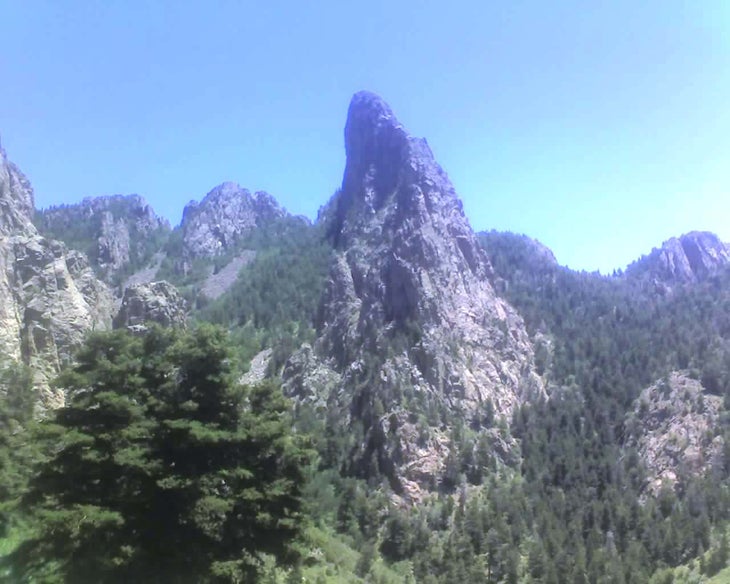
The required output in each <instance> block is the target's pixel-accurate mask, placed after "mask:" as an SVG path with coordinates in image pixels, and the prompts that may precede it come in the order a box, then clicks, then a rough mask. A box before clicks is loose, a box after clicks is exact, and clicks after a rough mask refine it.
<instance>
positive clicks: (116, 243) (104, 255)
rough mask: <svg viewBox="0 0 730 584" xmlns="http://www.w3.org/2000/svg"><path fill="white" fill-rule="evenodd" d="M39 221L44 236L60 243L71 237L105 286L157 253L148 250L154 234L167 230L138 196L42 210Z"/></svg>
mask: <svg viewBox="0 0 730 584" xmlns="http://www.w3.org/2000/svg"><path fill="white" fill-rule="evenodd" d="M38 221H39V227H40V229H41V231H43V232H44V233H46V234H49V235H51V236H53V237H57V238H59V239H65V238H66V236H67V235H70V236H71V237H72V238H73V239H74V241H73V242H71V244H72V245H73V246H80V248H81V251H84V252H87V253H89V255H90V259H91V260H92V262H94V263H95V264H96V267H97V269H98V271H99V273H100V274H101V276H102V277H103V278H104V279H105V280H106V281H108V282H109V281H111V280H112V279H113V277H114V276H115V275H116V274H118V273H119V272H124V271H128V270H129V267H130V264H139V263H140V262H141V261H142V260H143V259H145V258H146V257H147V256H151V254H152V253H153V252H156V251H157V250H154V249H148V248H149V246H150V244H151V243H152V240H153V239H154V236H155V234H156V233H157V232H161V231H169V229H170V225H169V223H168V222H167V220H165V219H163V218H161V217H159V216H158V215H157V214H156V213H155V212H154V210H153V209H152V207H151V206H150V205H149V204H148V203H147V201H145V200H144V199H143V198H142V197H140V196H139V195H126V196H125V195H112V196H104V197H88V198H86V199H84V200H83V201H82V202H81V203H79V204H76V205H62V206H59V207H51V208H50V209H45V210H43V211H42V212H41V213H40V214H39V219H38ZM134 267H143V266H137V265H135V266H134Z"/></svg>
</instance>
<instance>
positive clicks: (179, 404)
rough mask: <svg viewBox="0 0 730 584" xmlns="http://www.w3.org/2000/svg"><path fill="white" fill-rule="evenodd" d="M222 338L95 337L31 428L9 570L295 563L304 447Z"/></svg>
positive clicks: (230, 570) (200, 568) (198, 578)
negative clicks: (31, 464)
mask: <svg viewBox="0 0 730 584" xmlns="http://www.w3.org/2000/svg"><path fill="white" fill-rule="evenodd" d="M227 345H228V343H227V340H226V335H225V333H224V332H222V331H221V330H220V329H218V328H216V327H212V326H201V327H199V328H197V329H196V330H195V331H193V332H176V331H171V330H162V329H159V328H153V329H151V331H150V332H148V334H146V335H145V336H144V337H139V336H132V335H131V334H129V333H127V332H123V331H116V332H113V333H104V334H96V335H94V336H92V337H91V338H90V339H89V341H88V343H87V345H86V346H85V348H84V349H83V350H82V351H81V353H80V354H79V356H78V360H77V365H76V366H75V367H74V368H73V369H71V370H69V371H68V372H67V373H65V374H63V375H62V376H61V378H60V379H59V384H60V385H61V386H62V387H64V388H66V390H67V396H68V397H67V404H66V406H65V407H64V408H61V409H60V410H58V411H57V412H56V413H55V415H54V417H53V418H52V419H50V420H49V421H47V422H46V423H44V424H41V426H40V430H39V433H40V435H41V436H42V438H43V439H44V440H45V441H47V443H48V444H49V445H50V455H49V457H48V460H47V461H45V462H43V463H41V464H40V465H39V467H38V469H37V470H36V472H35V473H34V475H33V477H32V478H31V481H30V485H29V489H28V492H27V494H26V495H25V496H24V497H23V500H22V505H23V507H25V508H26V511H27V513H28V514H29V517H30V518H31V526H32V530H31V536H30V537H29V538H28V539H27V540H26V541H25V542H24V543H23V544H22V545H20V546H19V547H18V549H17V550H16V551H15V552H14V553H13V554H12V555H11V557H10V564H11V569H12V574H13V575H14V576H16V577H17V578H18V579H23V580H29V581H34V582H38V581H40V582H131V581H136V582H162V581H164V582H241V581H248V580H250V579H251V578H253V577H254V576H255V574H256V572H257V568H258V566H259V565H260V564H261V559H262V554H268V555H270V556H273V557H274V558H276V559H277V561H279V562H283V563H291V562H292V561H294V560H295V559H296V551H295V546H294V545H292V544H293V542H294V541H295V539H296V538H297V536H298V535H299V533H300V531H301V529H302V523H303V519H302V514H301V511H300V489H301V487H302V484H303V478H304V467H305V466H306V464H307V462H308V459H309V451H308V450H307V448H306V447H305V445H304V443H303V438H302V437H301V436H299V435H297V434H295V433H293V432H292V425H291V421H290V418H289V407H288V403H287V401H286V400H285V399H284V397H283V396H282V394H281V392H280V390H279V389H278V387H277V386H276V385H275V384H273V383H271V382H266V383H264V384H261V385H259V386H256V387H250V388H245V387H240V386H239V385H238V384H236V383H235V382H234V379H233V376H232V373H231V363H230V359H229V358H228V356H229V352H228V347H227Z"/></svg>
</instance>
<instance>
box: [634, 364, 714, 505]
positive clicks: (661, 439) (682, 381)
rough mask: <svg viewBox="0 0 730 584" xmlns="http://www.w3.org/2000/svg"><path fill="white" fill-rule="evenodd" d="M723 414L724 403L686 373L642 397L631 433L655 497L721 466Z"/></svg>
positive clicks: (678, 373) (673, 375)
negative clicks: (682, 480)
mask: <svg viewBox="0 0 730 584" xmlns="http://www.w3.org/2000/svg"><path fill="white" fill-rule="evenodd" d="M721 409H722V398H721V397H719V396H717V395H712V394H710V393H708V392H707V391H705V389H704V388H703V387H702V384H701V383H700V382H699V381H697V380H695V379H692V378H691V377H689V375H688V373H687V372H685V371H674V372H672V373H671V374H670V375H668V376H667V377H666V378H665V379H661V380H659V381H657V382H656V383H655V384H653V385H651V386H650V387H647V388H646V389H644V390H643V391H642V392H641V395H640V396H639V398H638V399H637V400H636V403H635V405H634V409H633V412H632V413H631V415H630V416H629V418H628V420H627V433H628V436H629V440H628V444H629V445H630V446H633V447H635V448H636V449H637V452H638V454H639V457H640V459H641V460H642V461H643V462H644V464H645V465H646V468H647V470H648V473H649V483H648V485H647V487H648V489H649V491H650V492H652V493H655V494H656V493H657V492H659V490H660V489H661V488H662V486H663V485H664V484H669V485H674V484H675V483H676V482H677V481H678V480H680V479H682V478H685V479H686V478H687V477H688V476H694V475H698V474H704V473H706V472H707V471H708V470H709V469H711V468H712V467H713V466H717V465H719V464H721V461H722V456H723V449H724V443H723V438H722V436H721V435H720V434H719V425H718V422H719V416H720V411H721Z"/></svg>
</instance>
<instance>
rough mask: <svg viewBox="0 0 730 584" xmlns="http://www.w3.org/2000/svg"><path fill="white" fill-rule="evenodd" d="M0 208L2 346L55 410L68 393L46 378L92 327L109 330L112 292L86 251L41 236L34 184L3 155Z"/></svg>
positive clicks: (0, 156)
mask: <svg viewBox="0 0 730 584" xmlns="http://www.w3.org/2000/svg"><path fill="white" fill-rule="evenodd" d="M0 205H1V206H2V217H1V218H0V347H1V348H2V354H3V357H4V358H5V359H9V360H11V361H22V362H23V363H26V364H27V365H29V366H30V367H31V368H32V370H33V373H34V379H35V385H36V386H37V387H38V388H39V389H41V392H42V393H41V395H42V401H43V403H44V405H46V406H57V405H59V404H60V403H62V402H63V394H62V393H61V392H59V391H57V390H52V389H50V387H49V381H50V380H51V379H52V378H53V377H54V376H55V374H56V373H58V371H59V370H60V368H61V367H62V366H63V365H65V364H67V363H69V362H70V360H71V357H72V355H73V352H74V351H75V350H76V349H77V348H78V347H79V346H80V345H81V343H82V342H83V340H84V337H85V336H86V334H87V333H88V332H89V331H90V330H92V329H96V328H108V327H109V326H110V324H111V316H112V312H113V303H112V297H111V293H110V291H109V289H108V288H107V287H106V285H104V284H103V283H102V282H100V281H99V280H97V278H96V277H95V275H94V272H93V270H92V269H91V267H90V265H89V263H88V261H87V259H86V256H85V255H84V254H82V253H80V252H77V251H74V250H69V249H67V248H66V246H65V245H64V244H62V243H60V242H58V241H54V240H51V239H47V238H45V237H43V236H41V235H40V234H39V233H38V231H37V230H36V228H35V227H34V226H33V223H32V219H33V212H34V209H33V190H32V188H31V186H30V182H29V181H28V180H27V179H26V178H25V176H24V175H23V174H22V173H21V172H20V171H19V170H18V168H17V167H16V166H15V165H14V164H12V163H11V162H9V161H8V159H7V155H6V154H5V151H4V150H0Z"/></svg>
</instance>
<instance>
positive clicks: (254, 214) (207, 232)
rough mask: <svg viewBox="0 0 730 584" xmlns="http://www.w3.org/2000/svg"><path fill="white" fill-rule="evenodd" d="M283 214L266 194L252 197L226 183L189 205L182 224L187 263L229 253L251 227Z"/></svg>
mask: <svg viewBox="0 0 730 584" xmlns="http://www.w3.org/2000/svg"><path fill="white" fill-rule="evenodd" d="M285 214H286V211H284V209H283V208H282V207H280V206H279V204H278V203H277V202H276V200H275V199H274V198H273V197H272V196H271V195H269V194H268V193H266V192H263V191H259V192H256V193H254V194H251V192H250V191H248V190H247V189H244V188H241V187H240V186H239V185H237V184H236V183H232V182H225V183H223V184H221V185H218V186H217V187H215V188H214V189H213V190H211V191H210V192H209V193H208V194H207V195H206V196H205V197H204V198H203V200H202V201H200V202H194V201H193V202H190V203H188V205H187V206H186V207H185V209H184V210H183V218H182V223H181V226H180V227H181V230H182V240H183V256H184V260H185V262H187V263H189V262H190V261H191V260H192V259H194V258H196V257H214V256H218V255H221V254H223V253H225V252H227V251H230V250H231V249H233V248H234V247H235V245H236V244H237V243H238V242H239V241H240V240H241V239H242V238H243V237H245V236H246V235H248V234H249V233H250V232H251V231H252V230H253V228H254V227H256V226H260V225H263V224H264V223H266V222H267V221H272V220H274V219H276V218H278V217H283V216H284V215H285Z"/></svg>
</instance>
